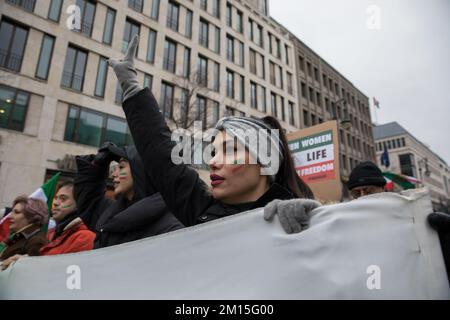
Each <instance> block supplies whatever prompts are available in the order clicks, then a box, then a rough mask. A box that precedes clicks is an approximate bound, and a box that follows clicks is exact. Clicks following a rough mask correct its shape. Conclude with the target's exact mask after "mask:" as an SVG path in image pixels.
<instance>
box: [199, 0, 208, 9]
mask: <svg viewBox="0 0 450 320" xmlns="http://www.w3.org/2000/svg"><path fill="white" fill-rule="evenodd" d="M200 8H201V9H202V10H205V11H206V10H208V0H200Z"/></svg>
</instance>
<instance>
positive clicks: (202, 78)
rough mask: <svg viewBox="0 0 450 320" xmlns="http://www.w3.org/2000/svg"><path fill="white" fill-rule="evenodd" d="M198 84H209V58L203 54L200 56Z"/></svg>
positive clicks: (205, 85)
mask: <svg viewBox="0 0 450 320" xmlns="http://www.w3.org/2000/svg"><path fill="white" fill-rule="evenodd" d="M198 84H199V85H201V86H203V87H207V86H208V59H206V58H204V57H202V56H199V57H198Z"/></svg>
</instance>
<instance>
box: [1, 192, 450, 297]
mask: <svg viewBox="0 0 450 320" xmlns="http://www.w3.org/2000/svg"><path fill="white" fill-rule="evenodd" d="M431 211H432V209H431V202H430V199H429V196H428V194H427V193H426V191H420V192H417V191H416V192H415V193H412V194H410V195H409V196H401V195H397V194H389V193H386V194H378V195H372V196H368V197H364V198H361V199H359V200H356V201H352V202H349V203H344V204H338V205H331V206H325V207H322V208H319V209H316V210H315V211H314V212H313V214H314V215H313V217H312V219H311V226H310V228H309V229H308V230H306V231H304V232H302V233H299V234H295V235H288V234H286V233H285V232H284V231H283V230H282V228H281V226H280V224H279V222H278V220H277V218H276V219H275V220H274V221H273V222H271V223H269V222H266V221H264V220H263V214H262V210H256V211H252V212H248V213H243V214H240V215H237V216H234V217H230V218H227V219H224V220H220V221H215V222H212V223H209V224H205V225H200V226H196V227H193V228H189V229H184V230H180V231H177V232H174V233H171V234H166V235H163V236H160V237H156V238H151V239H146V240H142V241H138V242H134V243H128V244H124V245H120V246H116V247H111V248H106V249H101V250H95V251H90V252H85V253H79V254H70V255H61V256H53V257H35V258H26V259H23V260H19V262H17V263H16V264H15V265H14V266H13V267H11V268H10V269H8V270H7V271H4V272H0V298H1V299H449V298H450V289H449V285H448V279H447V275H446V273H445V267H444V262H443V258H442V254H441V249H440V245H439V240H438V236H437V234H436V233H435V232H434V231H433V230H432V229H430V228H429V226H428V225H427V222H426V216H427V215H428V214H429V213H430V212H431Z"/></svg>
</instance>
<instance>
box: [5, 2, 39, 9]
mask: <svg viewBox="0 0 450 320" xmlns="http://www.w3.org/2000/svg"><path fill="white" fill-rule="evenodd" d="M6 2H8V3H10V4H14V5H17V6H20V7H22V8H24V9H25V10H27V11H30V12H33V11H34V6H35V4H36V0H7V1H6Z"/></svg>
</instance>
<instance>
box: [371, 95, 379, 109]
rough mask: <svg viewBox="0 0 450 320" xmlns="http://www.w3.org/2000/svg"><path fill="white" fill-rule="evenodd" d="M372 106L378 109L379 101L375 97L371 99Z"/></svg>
mask: <svg viewBox="0 0 450 320" xmlns="http://www.w3.org/2000/svg"><path fill="white" fill-rule="evenodd" d="M373 105H374V106H375V107H377V108H378V109H380V101H378V100H377V99H376V98H375V97H374V98H373Z"/></svg>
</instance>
